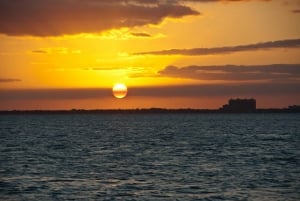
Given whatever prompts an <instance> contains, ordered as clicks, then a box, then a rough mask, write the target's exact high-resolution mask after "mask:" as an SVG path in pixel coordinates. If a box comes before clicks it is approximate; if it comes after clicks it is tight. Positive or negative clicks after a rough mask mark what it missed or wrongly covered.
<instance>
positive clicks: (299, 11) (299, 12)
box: [292, 9, 300, 14]
mask: <svg viewBox="0 0 300 201" xmlns="http://www.w3.org/2000/svg"><path fill="white" fill-rule="evenodd" d="M292 13H295V14H300V9H297V10H292Z"/></svg>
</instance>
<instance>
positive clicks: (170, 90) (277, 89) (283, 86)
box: [0, 83, 300, 101]
mask: <svg viewBox="0 0 300 201" xmlns="http://www.w3.org/2000/svg"><path fill="white" fill-rule="evenodd" d="M299 89H300V86H299V84H295V83H260V84H239V85H234V84H230V85H229V84H214V85H184V86H161V87H159V86H158V87H143V88H141V87H135V88H134V87H133V88H129V91H128V98H131V97H149V98H171V97H182V98H187V97H215V96H233V97H235V96H237V97H239V96H249V97H256V96H260V95H264V96H276V95H295V94H298V93H299ZM110 97H112V94H111V89H43V90H24V89H20V90H0V101H8V100H24V101H25V100H76V99H91V98H92V99H93V98H96V99H101V98H110Z"/></svg>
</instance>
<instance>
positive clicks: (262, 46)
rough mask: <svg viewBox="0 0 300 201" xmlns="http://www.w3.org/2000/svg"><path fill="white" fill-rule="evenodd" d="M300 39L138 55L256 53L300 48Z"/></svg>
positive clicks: (161, 51) (139, 53)
mask: <svg viewBox="0 0 300 201" xmlns="http://www.w3.org/2000/svg"><path fill="white" fill-rule="evenodd" d="M299 47H300V39H288V40H278V41H269V42H263V43H256V44H248V45H238V46H226V47H213V48H192V49H170V50H160V51H151V52H138V53H135V54H137V55H141V54H152V55H187V56H197V55H213V54H228V53H234V52H242V51H256V50H266V49H276V48H299Z"/></svg>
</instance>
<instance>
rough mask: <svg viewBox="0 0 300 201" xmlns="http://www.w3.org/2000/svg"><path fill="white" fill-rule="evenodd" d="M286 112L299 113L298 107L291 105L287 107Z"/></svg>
mask: <svg viewBox="0 0 300 201" xmlns="http://www.w3.org/2000/svg"><path fill="white" fill-rule="evenodd" d="M288 110H289V111H292V112H300V105H291V106H289V107H288Z"/></svg>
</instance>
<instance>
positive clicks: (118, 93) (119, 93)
mask: <svg viewBox="0 0 300 201" xmlns="http://www.w3.org/2000/svg"><path fill="white" fill-rule="evenodd" d="M112 92H113V95H114V97H116V98H125V97H126V95H127V87H126V85H125V84H123V83H118V84H115V85H114V87H113V88H112Z"/></svg>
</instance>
